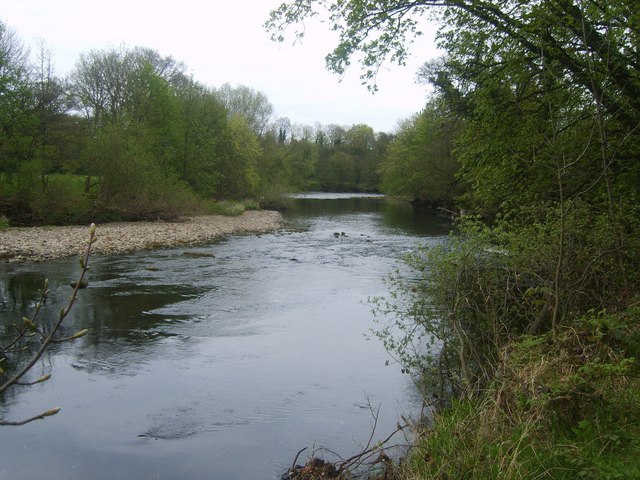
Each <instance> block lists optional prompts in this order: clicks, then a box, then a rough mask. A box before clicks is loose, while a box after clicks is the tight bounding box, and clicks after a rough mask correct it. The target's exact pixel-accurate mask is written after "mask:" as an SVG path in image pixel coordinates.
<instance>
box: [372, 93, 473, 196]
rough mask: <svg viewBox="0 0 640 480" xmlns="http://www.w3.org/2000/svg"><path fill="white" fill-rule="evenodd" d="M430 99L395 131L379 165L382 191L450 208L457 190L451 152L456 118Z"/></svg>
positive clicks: (454, 136)
mask: <svg viewBox="0 0 640 480" xmlns="http://www.w3.org/2000/svg"><path fill="white" fill-rule="evenodd" d="M442 110H443V109H442V107H441V106H439V103H438V101H437V100H433V101H432V102H430V104H429V105H427V107H426V108H425V109H424V110H423V111H422V112H421V113H420V114H418V115H416V116H414V117H413V118H411V119H409V120H406V121H405V122H404V123H402V124H401V126H400V128H399V129H398V131H397V132H396V136H395V138H394V140H393V141H392V142H391V143H390V145H389V148H388V150H387V152H386V156H385V158H384V160H383V162H382V165H381V167H380V169H381V172H382V178H383V179H382V190H383V191H384V192H386V193H389V194H392V195H398V196H401V197H405V198H408V199H410V200H415V201H417V202H419V203H420V204H423V205H428V206H431V207H448V208H451V207H452V205H453V203H454V200H455V199H456V197H457V194H459V193H460V191H461V189H460V186H459V182H458V179H457V178H456V174H457V172H458V168H459V165H458V161H457V158H456V156H455V155H454V153H453V142H454V140H455V138H456V128H457V125H456V123H457V122H456V120H455V119H453V118H452V117H451V116H450V115H448V114H447V113H446V112H444V111H442Z"/></svg>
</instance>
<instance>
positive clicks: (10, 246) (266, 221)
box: [0, 210, 283, 262]
mask: <svg viewBox="0 0 640 480" xmlns="http://www.w3.org/2000/svg"><path fill="white" fill-rule="evenodd" d="M282 223H283V218H282V215H281V214H280V213H279V212H273V211H264V210H263V211H248V212H244V213H243V214H242V215H238V216H235V217H227V216H221V215H209V216H199V217H190V218H186V219H184V220H182V221H180V222H163V221H158V222H118V223H105V224H99V225H97V228H96V238H97V241H96V243H95V244H94V246H93V249H92V251H93V253H95V254H99V255H114V254H121V253H126V252H132V251H136V250H149V249H153V248H162V247H177V246H182V245H197V244H203V243H207V242H211V241H213V240H215V239H216V238H219V237H221V236H224V235H231V234H245V233H265V232H270V231H274V230H277V229H278V228H280V227H281V226H282ZM88 237H89V227H88V226H86V227H83V226H63V227H26V228H24V227H19V228H7V229H4V230H0V262H25V261H44V260H51V259H53V258H58V257H67V256H72V255H80V254H81V253H82V252H83V251H84V249H85V248H86V239H87V238H88Z"/></svg>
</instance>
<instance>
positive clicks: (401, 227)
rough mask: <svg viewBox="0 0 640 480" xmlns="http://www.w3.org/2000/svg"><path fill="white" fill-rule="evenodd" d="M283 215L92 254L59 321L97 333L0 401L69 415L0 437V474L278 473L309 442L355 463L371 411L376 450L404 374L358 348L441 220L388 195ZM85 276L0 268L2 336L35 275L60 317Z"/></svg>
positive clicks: (30, 300) (33, 293)
mask: <svg viewBox="0 0 640 480" xmlns="http://www.w3.org/2000/svg"><path fill="white" fill-rule="evenodd" d="M292 206H293V208H292V209H291V211H290V212H289V213H288V214H287V217H288V220H289V222H290V225H291V228H289V229H287V230H286V231H283V232H278V233H275V234H269V235H262V236H239V237H233V236H232V237H228V238H226V239H224V240H222V241H220V242H218V243H215V244H213V245H209V246H202V247H196V248H186V249H167V250H156V251H152V252H142V253H137V254H133V255H125V256H114V257H94V258H93V259H92V265H93V267H92V270H91V273H90V286H89V288H87V289H86V290H83V291H81V295H80V298H79V301H78V303H77V305H76V307H75V308H74V310H73V314H72V316H71V317H70V318H69V319H68V321H67V322H66V323H65V331H66V332H68V333H73V332H74V331H77V330H79V329H81V328H89V329H90V330H91V331H90V333H89V334H88V335H87V336H86V337H84V338H82V339H80V340H78V341H76V342H74V343H66V344H61V345H57V346H55V347H53V348H52V349H51V350H50V351H49V352H48V353H47V354H46V355H45V357H44V358H43V359H42V360H41V361H40V362H39V363H38V365H37V366H36V368H35V369H34V370H35V372H34V375H33V376H34V378H35V377H36V376H39V375H41V374H43V373H49V372H51V373H53V378H52V379H51V380H50V381H48V382H46V383H44V384H40V385H36V386H33V387H25V388H23V389H17V390H13V391H12V392H11V393H10V394H7V395H5V397H4V399H3V400H2V403H0V415H3V416H4V417H5V419H21V418H26V417H28V416H31V415H33V414H36V413H40V412H41V411H44V410H46V409H48V408H51V407H53V406H60V407H62V411H61V412H60V413H59V414H58V415H56V416H54V417H50V418H48V419H46V420H44V421H37V422H33V423H31V424H29V425H26V426H23V427H2V428H0V479H43V478H46V479H47V480H58V479H60V480H73V479H78V480H87V479H94V480H97V479H100V480H102V479H104V480H115V479H136V480H144V479H239V480H240V479H241V480H253V479H256V480H258V479H275V478H279V476H280V474H281V473H282V472H283V471H285V470H286V468H287V467H288V466H289V465H290V464H291V462H292V460H293V457H294V456H295V453H296V452H297V451H298V450H299V449H301V448H302V447H305V446H309V447H313V446H316V447H320V446H324V447H328V448H331V449H332V450H334V451H338V452H341V453H343V454H345V455H350V454H352V453H354V452H356V451H358V449H359V448H360V447H361V446H362V445H363V444H365V443H366V441H367V439H368V436H369V434H370V432H371V424H372V416H371V413H370V411H369V408H368V407H367V402H368V401H370V403H371V404H372V405H373V406H374V407H378V406H380V415H379V417H380V419H379V422H378V429H377V437H378V438H383V437H385V436H386V435H388V434H389V433H390V432H391V431H393V430H394V428H395V424H396V422H397V419H398V415H399V414H404V415H407V416H410V415H412V414H413V413H414V411H415V408H416V402H417V401H418V400H417V398H416V395H415V393H414V390H413V388H412V385H411V382H410V379H409V378H408V377H406V376H405V375H402V374H401V372H400V370H399V367H396V366H390V367H385V365H384V364H385V360H387V359H388V357H387V354H386V352H385V351H384V349H383V348H382V345H381V344H380V343H379V342H378V341H377V340H375V339H372V340H367V338H366V334H367V332H369V329H370V328H372V327H373V326H374V324H373V319H372V315H371V313H370V309H369V307H368V306H367V303H366V301H367V298H368V297H369V296H373V295H381V294H384V293H385V286H384V285H383V283H382V278H383V277H384V276H385V275H386V274H387V273H388V272H389V271H390V270H391V269H393V268H394V267H395V265H396V263H395V262H396V259H397V258H399V257H400V256H401V255H402V254H403V253H405V252H407V251H409V250H410V249H411V248H412V247H413V246H415V245H417V244H418V243H429V242H436V241H438V240H439V238H441V236H442V235H443V234H445V233H446V232H447V230H448V225H447V223H446V221H443V220H442V219H438V218H435V217H427V216H419V215H417V214H414V213H413V211H412V210H411V209H410V208H409V207H408V206H407V205H405V204H401V203H393V202H387V201H385V200H384V199H382V198H374V199H371V198H368V199H365V198H349V197H346V196H344V195H329V196H314V195H310V196H306V197H303V198H298V199H295V200H294V201H293V205H292ZM342 233H344V235H343V234H342ZM98 235H99V228H98ZM192 252H199V253H201V254H205V255H210V256H199V257H196V256H193V255H189V253H192ZM185 253H187V255H185ZM78 271H79V266H78V262H77V259H63V260H58V261H53V262H49V263H46V264H24V265H18V266H14V265H5V264H3V265H0V312H1V317H0V328H3V329H4V330H5V334H6V330H7V329H8V328H10V327H9V325H10V324H11V323H12V322H16V321H20V318H21V317H22V316H23V315H25V314H28V313H29V312H31V311H32V309H33V305H34V303H35V301H36V300H37V289H38V288H40V287H41V285H42V281H43V279H44V278H45V277H47V278H48V279H49V282H50V285H51V290H52V296H51V299H50V302H49V305H48V307H47V308H48V310H47V312H49V315H50V316H55V312H57V311H58V310H59V308H60V306H61V305H62V304H64V302H65V300H66V297H67V296H68V295H69V293H70V291H71V289H70V287H69V282H71V281H72V280H73V279H74V277H75V276H76V275H77V273H78Z"/></svg>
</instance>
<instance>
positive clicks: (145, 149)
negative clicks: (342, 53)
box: [0, 24, 392, 225]
mask: <svg viewBox="0 0 640 480" xmlns="http://www.w3.org/2000/svg"><path fill="white" fill-rule="evenodd" d="M187 71H188V68H187V66H186V65H184V64H183V63H181V62H179V61H177V60H175V59H173V58H171V57H163V56H161V55H160V54H159V53H158V52H157V51H155V50H152V49H150V48H143V47H132V48H127V47H120V48H115V49H110V50H103V51H89V52H86V53H84V54H82V55H81V56H80V58H79V59H78V60H77V62H76V67H75V69H74V70H73V71H72V72H71V73H70V74H69V75H67V76H66V77H65V78H60V77H58V76H56V75H55V67H54V65H53V64H52V60H51V50H50V49H49V47H47V46H45V45H44V44H43V43H40V45H39V48H38V51H37V52H35V53H33V52H29V51H28V50H27V49H26V48H25V47H24V45H23V42H22V41H21V39H20V37H19V32H16V31H15V30H13V29H12V28H11V27H10V26H8V25H4V24H0V98H1V99H2V102H1V103H0V179H1V181H0V215H2V216H4V218H5V223H7V222H8V223H9V224H11V225H32V224H64V223H87V222H91V221H110V220H142V219H156V218H165V219H174V218H176V217H178V216H180V215H184V214H189V213H194V212H195V213H198V212H203V213H207V212H216V211H217V208H218V207H219V204H220V202H221V201H225V200H251V202H249V203H250V204H253V205H255V204H259V203H260V202H261V201H262V202H263V204H269V203H271V204H273V200H274V199H277V198H278V196H279V194H281V193H283V192H291V191H300V190H325V191H377V190H378V189H379V183H380V180H379V175H380V174H379V164H380V162H381V161H382V158H383V156H384V154H385V151H386V149H387V146H388V144H389V143H390V141H391V138H392V137H391V135H390V134H387V133H383V132H374V131H373V129H372V128H371V127H370V126H368V125H352V126H348V127H347V126H340V125H320V124H316V125H314V126H309V125H299V124H292V122H291V121H290V120H289V119H288V118H275V117H274V115H273V111H274V108H273V106H272V105H271V104H270V102H269V100H268V98H267V96H266V95H265V94H264V93H262V92H259V91H256V90H254V89H253V88H251V87H250V86H244V85H239V86H231V85H229V84H225V85H222V86H219V87H211V86H207V85H203V84H201V83H199V82H198V81H197V80H196V79H194V78H193V77H192V76H191V75H189V74H188V73H187Z"/></svg>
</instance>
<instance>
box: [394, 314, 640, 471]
mask: <svg viewBox="0 0 640 480" xmlns="http://www.w3.org/2000/svg"><path fill="white" fill-rule="evenodd" d="M639 320H640V309H638V308H635V309H630V310H628V311H627V312H625V313H623V314H619V315H607V314H600V315H595V314H594V315H593V316H592V317H590V318H588V319H583V320H581V321H580V323H579V325H576V326H574V327H573V328H566V329H564V330H563V331H562V332H561V334H560V335H559V336H558V338H557V339H556V340H553V339H552V338H551V336H550V335H545V336H540V337H527V338H524V339H522V340H520V341H519V342H517V343H514V344H513V345H511V346H510V347H509V348H508V349H506V350H505V351H504V352H503V354H504V360H503V362H502V364H501V367H500V370H499V375H498V377H497V378H496V380H495V382H494V384H493V385H492V387H491V388H490V389H489V390H488V391H487V392H486V393H485V395H484V396H482V397H481V398H476V399H472V400H464V401H456V402H453V404H452V405H451V406H450V407H449V408H447V409H445V410H443V411H441V412H439V413H438V414H436V416H435V418H434V423H433V426H432V428H429V429H426V430H425V431H424V432H421V436H420V438H419V440H418V441H417V443H416V446H415V448H414V450H413V452H412V455H411V456H410V458H409V459H408V461H407V471H406V472H405V477H404V478H405V479H406V480H418V479H445V478H449V479H458V478H469V479H575V478H585V479H587V478H588V479H603V480H605V479H607V480H608V479H633V478H640V375H639V374H640V368H639V364H638V353H639V350H640V321H639Z"/></svg>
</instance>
